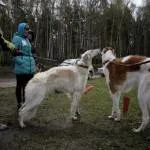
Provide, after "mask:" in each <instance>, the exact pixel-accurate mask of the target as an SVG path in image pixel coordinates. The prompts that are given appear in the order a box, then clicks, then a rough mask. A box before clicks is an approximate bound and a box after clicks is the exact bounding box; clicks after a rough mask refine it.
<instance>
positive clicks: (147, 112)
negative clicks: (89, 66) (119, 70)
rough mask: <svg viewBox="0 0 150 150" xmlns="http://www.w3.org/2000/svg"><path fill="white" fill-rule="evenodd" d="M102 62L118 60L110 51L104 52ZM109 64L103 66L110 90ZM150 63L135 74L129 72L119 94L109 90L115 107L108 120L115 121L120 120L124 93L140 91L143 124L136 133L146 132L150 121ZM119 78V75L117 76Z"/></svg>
mask: <svg viewBox="0 0 150 150" xmlns="http://www.w3.org/2000/svg"><path fill="white" fill-rule="evenodd" d="M101 54H102V62H105V61H112V60H114V59H116V57H115V55H114V54H113V52H112V51H111V50H108V51H107V52H106V53H103V51H102V53H101ZM129 57H130V56H126V57H124V58H123V59H122V61H125V60H127V59H129ZM149 59H150V58H146V59H145V60H144V61H147V60H149ZM108 63H109V62H107V63H106V64H105V65H104V66H103V70H104V74H105V77H106V83H107V85H108V88H109V82H110V78H109V74H110V73H111V72H109V70H108V68H107V65H108ZM149 69H150V63H147V64H143V65H141V67H140V70H139V71H135V72H127V79H126V81H125V82H124V83H123V84H122V85H120V86H119V88H118V90H117V92H115V93H112V91H111V90H110V89H109V92H110V95H111V98H112V100H113V106H112V113H111V115H110V116H108V118H110V119H111V118H113V119H114V120H115V121H119V120H120V108H119V101H120V97H121V94H122V93H125V92H128V91H130V90H131V89H132V88H134V87H136V88H137V90H138V94H137V97H138V100H139V106H140V108H141V111H142V123H141V125H140V126H139V127H138V128H137V129H133V131H134V132H140V131H142V130H144V129H145V128H146V127H147V126H148V124H149V121H150V94H149V93H150V72H149ZM116 76H117V74H116Z"/></svg>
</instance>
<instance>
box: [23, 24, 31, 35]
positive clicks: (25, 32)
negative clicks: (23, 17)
mask: <svg viewBox="0 0 150 150" xmlns="http://www.w3.org/2000/svg"><path fill="white" fill-rule="evenodd" d="M29 29H30V28H29V26H28V25H27V26H26V27H25V28H24V36H25V37H28V35H29Z"/></svg>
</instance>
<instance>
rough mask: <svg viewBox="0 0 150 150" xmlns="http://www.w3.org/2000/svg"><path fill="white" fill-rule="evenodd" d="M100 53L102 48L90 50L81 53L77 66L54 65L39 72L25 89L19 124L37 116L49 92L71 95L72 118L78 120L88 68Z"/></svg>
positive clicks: (22, 125) (22, 124)
mask: <svg viewBox="0 0 150 150" xmlns="http://www.w3.org/2000/svg"><path fill="white" fill-rule="evenodd" d="M98 54H100V49H95V50H88V51H86V52H85V53H83V54H82V55H81V59H80V60H79V61H78V62H77V64H76V65H75V66H58V67H53V68H51V69H49V70H47V71H45V72H41V73H37V74H36V75H35V76H34V77H33V78H32V79H31V80H30V81H29V83H28V84H27V86H26V89H25V103H24V104H23V105H22V107H21V108H20V109H19V124H20V126H21V127H25V124H24V121H27V120H30V119H31V118H32V117H34V116H35V113H36V110H37V107H38V106H39V105H40V103H41V102H42V101H43V100H44V98H45V96H46V95H47V94H51V93H54V92H56V93H60V92H64V93H66V94H69V95H70V97H71V100H72V102H71V108H70V117H69V118H70V119H71V118H72V119H74V120H77V119H78V116H79V112H78V105H79V101H80V99H81V95H82V94H83V92H84V88H85V86H86V83H87V79H88V69H89V66H90V65H91V63H92V58H93V57H94V56H96V55H98Z"/></svg>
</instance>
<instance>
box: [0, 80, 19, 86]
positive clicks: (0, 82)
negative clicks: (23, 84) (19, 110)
mask: <svg viewBox="0 0 150 150" xmlns="http://www.w3.org/2000/svg"><path fill="white" fill-rule="evenodd" d="M15 86H16V80H15V78H6V79H5V78H0V88H7V87H15Z"/></svg>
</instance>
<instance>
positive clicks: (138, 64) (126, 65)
mask: <svg viewBox="0 0 150 150" xmlns="http://www.w3.org/2000/svg"><path fill="white" fill-rule="evenodd" d="M107 62H109V61H107ZM107 62H106V63H107ZM149 62H150V60H147V61H143V62H138V63H135V64H123V63H122V64H121V63H116V62H115V60H113V61H110V63H113V64H117V65H120V66H125V67H134V66H135V67H136V66H140V65H143V64H147V63H149ZM106 63H105V64H106Z"/></svg>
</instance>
